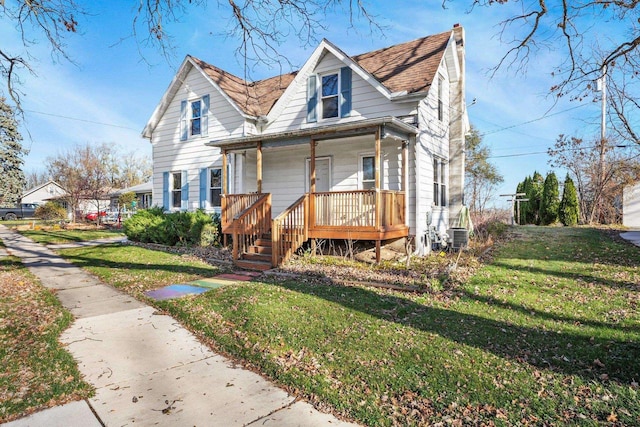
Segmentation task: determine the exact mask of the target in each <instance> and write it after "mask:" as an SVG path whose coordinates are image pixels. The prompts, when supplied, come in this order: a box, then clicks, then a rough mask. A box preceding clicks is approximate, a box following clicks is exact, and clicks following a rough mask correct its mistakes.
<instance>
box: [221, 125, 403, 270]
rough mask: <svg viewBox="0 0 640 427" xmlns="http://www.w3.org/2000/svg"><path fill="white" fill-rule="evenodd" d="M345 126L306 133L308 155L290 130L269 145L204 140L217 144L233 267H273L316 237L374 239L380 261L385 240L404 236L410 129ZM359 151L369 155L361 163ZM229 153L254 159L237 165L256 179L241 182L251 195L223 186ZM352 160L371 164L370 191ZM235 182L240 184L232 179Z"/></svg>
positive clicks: (254, 140) (225, 228)
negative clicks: (287, 176)
mask: <svg viewBox="0 0 640 427" xmlns="http://www.w3.org/2000/svg"><path fill="white" fill-rule="evenodd" d="M349 126H350V128H349V129H348V130H342V131H340V130H339V129H336V127H335V126H334V127H333V128H332V131H328V130H326V131H325V132H323V133H321V134H319V133H318V132H317V130H316V131H315V132H313V134H310V135H309V136H310V139H309V140H307V141H309V142H307V144H308V147H309V149H308V151H307V152H306V153H308V154H306V155H305V154H304V151H301V148H302V147H303V146H304V145H305V144H304V143H298V142H297V141H296V140H300V135H290V134H288V135H287V137H289V138H295V139H296V140H294V142H291V139H289V140H288V142H286V143H284V144H283V139H278V140H277V141H274V142H271V141H265V140H264V139H265V138H267V137H264V136H263V137H261V138H260V139H258V137H253V138H246V137H245V138H243V139H242V141H236V142H235V143H230V142H228V141H227V142H224V143H217V144H214V143H211V144H210V145H214V146H219V147H220V148H221V149H222V154H223V155H222V159H223V165H222V170H223V177H222V178H223V179H222V181H223V182H222V188H223V194H222V197H221V211H222V216H221V222H222V232H223V233H224V234H225V238H226V237H227V236H231V238H232V240H233V258H234V260H235V261H236V263H237V264H238V265H240V266H243V267H247V268H264V269H266V268H271V267H272V266H278V265H280V264H282V263H283V262H286V261H287V260H288V259H289V258H290V257H291V255H292V254H293V253H294V252H295V251H296V250H297V249H298V248H300V247H301V246H302V245H303V244H304V243H305V242H307V241H308V240H310V243H311V245H312V247H314V246H315V241H316V239H343V240H352V241H356V240H368V241H375V242H376V249H377V250H376V254H377V259H378V260H380V246H381V243H382V242H383V241H385V240H389V239H396V238H401V237H407V236H408V235H409V228H410V227H409V213H408V212H409V203H408V200H409V197H408V189H409V184H408V170H409V166H408V163H409V142H410V140H411V139H412V138H413V136H414V130H415V128H414V127H413V126H410V125H407V124H405V123H403V122H400V121H399V120H397V119H390V118H388V119H382V120H380V119H379V120H378V121H377V122H375V123H371V124H368V125H362V124H361V125H360V126H354V124H353V123H352V124H350V125H349ZM306 132H310V133H311V131H306ZM270 142H271V143H270ZM383 145H384V150H385V152H384V154H385V155H386V156H387V157H386V158H384V161H383ZM253 150H255V151H253ZM248 152H249V153H248ZM362 152H366V153H367V154H366V156H368V158H367V159H366V160H365V161H363V160H362V159H363V154H360V153H362ZM231 153H236V154H237V153H242V156H243V159H246V158H250V159H254V157H253V156H255V169H254V168H253V167H252V166H251V163H249V164H243V166H242V171H243V174H244V175H245V177H246V175H249V176H251V177H253V176H255V178H256V179H255V183H256V184H255V187H253V188H251V185H250V184H247V186H248V187H249V189H251V190H253V189H255V190H256V191H255V192H254V191H249V192H244V193H243V194H227V191H225V190H226V189H228V188H229V184H228V183H229V179H230V177H229V176H228V175H229V171H230V169H231V170H233V168H230V167H229V164H228V162H229V159H228V158H229V156H228V155H229V154H231ZM247 153H248V154H247ZM369 153H370V154H369ZM265 158H266V160H265ZM345 158H346V159H347V160H345ZM327 159H329V160H327ZM354 159H356V160H354ZM301 162H304V164H305V165H306V166H305V167H304V168H300V167H299V166H300V164H301ZM358 162H360V167H362V164H367V165H368V166H369V167H370V169H369V170H367V171H366V173H365V175H366V178H367V180H366V182H365V184H366V186H368V187H369V188H362V187H364V186H365V184H363V181H365V180H363V179H362V174H363V172H362V171H361V170H360V172H359V169H358V167H359V165H358ZM333 163H335V169H336V171H335V172H332V165H333ZM296 168H298V169H296ZM238 169H239V168H238ZM265 169H266V170H265ZM263 170H265V173H264V174H263ZM285 174H286V175H291V176H293V177H294V178H289V181H288V182H286V183H285V184H284V185H283V184H282V182H281V181H280V182H279V181H278V179H280V180H282V177H281V175H285ZM234 175H235V173H234ZM265 176H266V180H265ZM327 176H328V180H327ZM354 177H355V178H354ZM234 179H235V180H236V182H237V181H239V180H238V176H234ZM305 181H306V184H305ZM301 184H302V185H301ZM264 187H267V189H268V190H270V191H263V188H264ZM305 187H306V191H305ZM349 187H351V188H349ZM383 187H386V188H383ZM326 190H328V191H326ZM336 190H337V191H336ZM295 192H298V193H297V194H299V195H300V196H299V197H298V198H297V199H296V198H295V197H296V196H295ZM283 201H285V202H286V203H283ZM280 211H281V213H279V214H278V212H280Z"/></svg>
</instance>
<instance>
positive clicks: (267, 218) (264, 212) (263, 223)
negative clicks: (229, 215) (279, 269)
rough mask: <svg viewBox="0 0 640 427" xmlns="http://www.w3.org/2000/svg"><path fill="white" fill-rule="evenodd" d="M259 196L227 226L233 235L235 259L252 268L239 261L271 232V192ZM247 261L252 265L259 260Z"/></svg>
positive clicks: (258, 245)
mask: <svg viewBox="0 0 640 427" xmlns="http://www.w3.org/2000/svg"><path fill="white" fill-rule="evenodd" d="M258 196H259V197H257V199H256V200H255V201H254V202H253V204H251V205H250V206H248V207H246V208H245V209H244V210H243V211H241V212H239V213H238V214H237V215H236V216H235V217H234V218H233V221H231V224H228V227H227V229H228V230H229V232H230V234H232V235H233V252H232V254H233V259H234V261H236V264H238V265H239V266H241V267H248V268H251V267H250V266H248V265H241V264H240V263H239V262H238V261H239V260H240V259H241V256H242V255H244V254H249V253H252V252H255V251H254V249H255V248H257V247H261V245H260V244H259V243H260V242H261V241H262V240H264V239H265V237H267V236H269V233H270V232H271V194H270V193H264V194H259V195H258ZM247 262H248V263H249V265H251V264H253V263H255V262H257V261H247ZM245 264H246V263H245ZM269 264H270V262H269ZM269 267H270V265H269Z"/></svg>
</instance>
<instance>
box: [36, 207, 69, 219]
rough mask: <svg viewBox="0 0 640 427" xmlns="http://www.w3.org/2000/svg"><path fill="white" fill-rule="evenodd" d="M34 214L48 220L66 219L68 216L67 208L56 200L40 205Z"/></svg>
mask: <svg viewBox="0 0 640 427" xmlns="http://www.w3.org/2000/svg"><path fill="white" fill-rule="evenodd" d="M34 215H35V217H36V218H39V219H43V220H47V221H49V220H54V219H65V218H66V217H67V210H66V209H65V208H63V207H62V206H61V205H59V204H58V203H56V202H47V203H45V204H44V205H41V206H38V207H37V208H36V211H35V213H34Z"/></svg>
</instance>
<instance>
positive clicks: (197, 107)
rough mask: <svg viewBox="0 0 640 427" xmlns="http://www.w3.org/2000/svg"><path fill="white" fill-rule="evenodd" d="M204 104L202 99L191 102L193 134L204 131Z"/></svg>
mask: <svg viewBox="0 0 640 427" xmlns="http://www.w3.org/2000/svg"><path fill="white" fill-rule="evenodd" d="M201 121H202V104H201V101H200V100H197V101H193V102H191V125H190V126H189V128H190V129H191V135H200V133H202V126H201V125H202V123H201Z"/></svg>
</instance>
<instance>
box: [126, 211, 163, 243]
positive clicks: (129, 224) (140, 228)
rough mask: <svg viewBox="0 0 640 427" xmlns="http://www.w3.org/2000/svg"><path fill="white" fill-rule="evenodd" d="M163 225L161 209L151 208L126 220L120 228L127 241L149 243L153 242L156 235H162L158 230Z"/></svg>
mask: <svg viewBox="0 0 640 427" xmlns="http://www.w3.org/2000/svg"><path fill="white" fill-rule="evenodd" d="M163 223H164V215H163V213H162V209H160V208H151V209H144V210H140V211H138V212H137V213H136V214H135V215H133V216H132V217H131V218H128V219H126V220H125V221H124V222H123V223H122V226H123V229H124V233H125V234H126V235H127V238H128V239H129V240H132V241H134V242H143V243H150V242H154V241H155V240H156V239H157V236H158V235H162V234H163V232H162V230H159V228H160V227H161V226H162V224H163Z"/></svg>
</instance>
